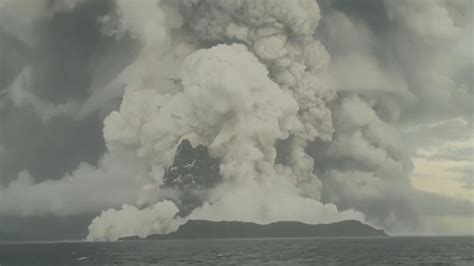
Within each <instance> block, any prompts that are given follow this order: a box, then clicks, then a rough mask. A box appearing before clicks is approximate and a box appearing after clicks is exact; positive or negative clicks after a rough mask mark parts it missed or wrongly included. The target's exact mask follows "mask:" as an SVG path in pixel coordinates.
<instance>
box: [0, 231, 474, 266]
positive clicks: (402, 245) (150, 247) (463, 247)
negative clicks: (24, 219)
mask: <svg viewBox="0 0 474 266" xmlns="http://www.w3.org/2000/svg"><path fill="white" fill-rule="evenodd" d="M183 264H193V265H473V264H474V238H472V237H390V238H383V237H382V238H305V239H220V240H170V241H121V242H115V243H106V242H95V243H94V242H75V243H74V242H71V243H21V244H0V265H2V266H6V265H183Z"/></svg>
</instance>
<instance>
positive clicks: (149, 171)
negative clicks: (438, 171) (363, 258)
mask: <svg viewBox="0 0 474 266" xmlns="http://www.w3.org/2000/svg"><path fill="white" fill-rule="evenodd" d="M355 2H357V3H355ZM469 10H472V3H471V4H470V1H469V0H466V1H463V0H459V1H448V0H446V1H443V0H439V1H423V0H419V1H397V2H395V1H371V0H364V1H354V3H352V2H350V1H342V0H335V1H322V0H321V1H314V0H298V1H290V0H222V1H217V0H180V1H173V0H136V1H128V0H113V1H112V0H111V1H102V3H100V4H98V3H97V2H94V1H90V0H89V1H88V0H68V1H65V0H64V1H39V0H38V1H35V4H31V3H30V2H28V4H27V3H26V1H13V0H6V1H5V0H4V1H0V23H1V24H2V26H1V30H2V31H0V45H3V46H4V47H5V48H3V47H2V46H0V51H2V50H6V49H8V48H9V47H13V46H18V47H19V45H15V44H16V43H18V44H21V47H24V49H25V51H32V52H31V53H33V54H35V53H39V54H44V51H49V50H50V49H51V51H53V52H50V53H51V54H54V53H55V52H54V51H59V50H60V51H62V50H64V49H57V48H58V47H62V46H61V45H64V46H67V47H71V46H72V45H77V46H75V47H79V48H80V49H79V48H78V49H77V50H78V51H83V52H84V54H83V56H82V57H80V58H87V60H88V61H87V62H83V63H81V64H79V65H77V64H78V63H77V62H81V60H80V58H79V57H78V58H76V57H75V56H73V55H69V54H66V55H67V56H66V55H62V56H63V58H68V59H70V60H69V61H68V62H69V63H70V64H71V65H73V66H74V67H73V68H72V69H73V70H72V71H71V73H66V74H68V75H70V76H74V77H75V78H77V81H76V82H75V83H77V84H81V87H80V88H79V87H78V88H73V87H72V85H70V84H68V82H67V81H64V83H61V84H54V85H57V86H56V87H57V88H58V89H57V90H56V91H51V90H52V89H51V88H50V89H48V86H47V85H51V84H49V83H47V82H46V83H47V84H43V85H42V82H43V83H45V81H44V80H47V79H46V78H43V79H41V78H40V77H41V76H45V75H46V76H48V73H42V72H41V71H40V70H39V69H41V67H40V66H41V64H42V63H43V62H48V64H49V62H55V59H54V56H51V58H50V57H48V56H45V57H47V58H46V59H45V60H38V62H37V61H34V60H33V61H31V60H28V58H27V59H25V58H21V56H20V55H16V54H11V55H9V56H11V57H15V56H16V57H15V58H13V59H9V58H7V59H2V60H4V61H5V62H7V63H11V62H15V64H13V63H12V64H8V67H7V70H8V71H6V72H8V73H7V74H8V75H5V77H4V78H2V79H1V80H0V81H1V83H0V85H2V87H1V88H0V114H6V115H4V118H0V119H4V121H6V123H5V124H3V125H5V126H4V128H2V125H0V130H2V131H0V174H2V173H3V174H4V175H7V176H8V179H7V181H6V182H0V215H1V214H3V215H13V214H14V215H20V216H25V217H26V216H31V215H38V214H45V213H46V214H55V215H72V214H78V213H87V212H97V211H103V212H102V213H101V214H100V215H98V216H97V217H96V218H95V219H93V220H92V222H91V224H90V226H89V235H88V237H87V238H88V239H89V240H117V239H119V238H120V237H123V236H130V235H138V236H140V237H146V236H147V235H149V234H154V233H167V232H171V231H174V230H176V229H177V228H178V226H179V225H180V224H182V223H184V222H186V221H187V220H189V219H207V220H240V221H251V222H257V223H269V222H274V221H281V220H297V221H302V222H307V223H330V222H335V221H340V220H346V219H356V220H360V221H363V222H366V223H370V224H371V225H374V226H376V227H381V228H384V229H385V230H388V231H389V232H395V233H396V232H409V231H413V230H416V229H417V228H420V226H422V225H423V220H422V218H421V216H423V215H426V213H428V214H429V215H432V216H437V215H445V214H446V213H442V212H443V211H440V210H437V208H434V207H430V206H431V205H433V202H437V203H438V204H439V205H438V206H443V208H440V209H443V210H444V209H447V210H448V211H447V213H448V214H453V213H454V214H458V213H457V212H461V213H462V212H465V213H466V212H467V213H470V214H472V204H470V203H465V202H454V201H452V200H451V199H446V198H442V197H441V196H438V195H432V194H429V193H424V192H420V191H418V190H416V189H414V188H413V187H412V185H411V182H410V174H411V172H412V170H413V165H412V162H411V154H410V151H409V149H407V148H406V147H405V144H404V142H403V139H402V136H401V134H400V124H403V123H405V122H407V121H408V120H410V119H411V117H410V114H411V113H417V114H421V115H424V114H436V112H437V110H436V108H434V106H440V107H443V108H446V110H447V111H446V112H447V113H449V114H459V113H464V112H465V111H466V110H467V109H468V108H469V106H470V102H469V99H471V98H472V91H469V89H468V88H469V87H470V88H471V90H472V84H469V83H467V81H465V80H464V79H463V78H456V77H457V76H456V75H457V73H462V72H463V71H466V67H469V62H472V52H470V50H469V49H470V48H469V47H472V46H471V45H472V40H471V39H472V38H468V37H466V36H472V35H469V34H472V29H473V27H472V18H471V16H470V15H469ZM60 19H64V21H65V22H68V23H71V25H82V27H85V28H84V29H82V28H80V29H78V30H77V31H76V32H78V34H79V33H80V32H85V33H87V34H91V35H84V36H76V38H77V40H76V39H74V38H72V37H69V38H64V36H62V35H59V36H55V38H57V40H56V39H55V42H52V43H48V42H45V41H44V40H45V39H48V38H52V37H51V36H50V35H48V34H52V32H58V29H54V28H52V27H53V26H52V25H53V22H55V20H57V21H61V20H60ZM68 19H70V20H71V21H69V20H68ZM75 19H77V20H78V21H81V23H74V21H75ZM56 24H58V22H56ZM3 25H5V26H3ZM38 27H39V28H40V29H41V30H38V29H37V28H38ZM86 27H89V28H86ZM59 32H61V34H64V35H65V34H66V33H64V32H66V31H64V32H62V31H59ZM62 39H64V40H72V41H71V43H61V42H60V40H62ZM86 39H87V40H90V42H91V43H85V41H84V40H86ZM75 40H76V41H75ZM45 43H46V44H45ZM50 46H51V47H50ZM84 47H89V48H88V49H89V50H87V49H86V48H84ZM453 47H454V48H456V49H454V48H453ZM22 49H23V48H22ZM66 51H67V49H66ZM447 51H449V52H447ZM440 62H444V63H440ZM51 64H52V63H51ZM84 69H87V71H84ZM84 72H85V73H84ZM66 76H67V75H66ZM51 79H52V78H51ZM81 82H82V83H81ZM38 84H39V85H38ZM50 87H51V86H50ZM53 87H54V86H53ZM65 88H69V89H67V90H66V89H65ZM57 95H60V96H57ZM58 97H59V98H58ZM448 109H449V110H448ZM4 110H20V111H21V112H17V113H16V114H13V113H12V112H6V111H4ZM17 114H21V115H22V116H23V117H25V118H24V119H25V120H27V121H30V120H31V121H33V122H31V123H29V124H30V125H35V126H34V127H38V128H45V129H44V130H45V131H46V129H51V128H55V127H53V126H52V125H56V127H59V128H66V129H68V130H71V131H74V127H73V126H75V125H81V124H90V123H92V124H94V125H96V127H95V128H96V130H95V131H94V132H93V135H92V136H91V141H90V143H95V142H97V143H100V144H97V145H92V146H94V147H102V148H95V149H92V148H91V149H90V152H91V154H94V158H95V159H93V160H91V161H84V159H83V158H82V157H81V158H76V161H77V162H76V161H74V162H73V161H71V162H69V164H68V165H70V166H69V167H68V168H66V169H65V170H64V171H65V172H67V173H68V174H66V175H65V176H60V175H58V174H56V178H54V179H55V180H51V179H49V178H40V177H36V175H38V176H41V175H40V174H39V173H41V174H43V172H44V173H46V174H50V173H49V172H48V171H43V172H41V171H39V170H38V171H37V172H38V173H36V172H34V171H33V173H30V172H32V170H31V168H33V167H31V165H35V163H34V162H32V163H31V164H27V165H26V166H18V165H13V163H10V162H9V161H8V160H7V159H5V158H7V156H6V155H5V154H13V155H15V152H14V149H13V147H14V146H12V147H10V146H9V145H8V143H9V142H10V143H11V142H12V141H14V142H15V141H16V142H20V141H19V140H18V139H15V138H14V137H12V135H13V134H11V133H8V128H14V129H15V130H16V129H17V128H18V130H17V131H21V129H22V127H21V126H19V125H16V124H15V123H14V122H13V121H18V117H20V115H17ZM4 121H2V123H3V122H4ZM102 124H103V127H102ZM7 125H9V126H7ZM31 127H33V126H31ZM102 129H103V130H102ZM50 131H51V132H52V133H51V134H59V133H57V132H60V131H61V130H53V129H51V130H50ZM46 132H47V131H46ZM99 133H100V134H99ZM91 134H92V133H91ZM94 134H95V135H94ZM102 137H103V139H104V140H105V143H102V142H101V141H102V140H101V138H102ZM98 139H100V140H98ZM40 141H42V140H41V139H38V142H40ZM94 141H95V142H94ZM32 143H33V144H34V143H36V142H34V141H32ZM33 146H34V145H33ZM78 146H80V145H75V144H73V143H72V142H71V143H68V144H67V147H69V148H68V149H70V150H71V151H74V150H79V149H80V148H81V147H78ZM25 150H26V151H25V153H31V151H30V150H28V149H25ZM183 150H185V151H187V153H184V152H183ZM88 151H89V150H88ZM185 154H196V156H195V158H194V157H192V156H191V157H190V158H187V157H186V155H185ZM87 155H88V153H87V152H85V153H84V157H87ZM11 156H12V155H11ZM17 157H19V158H21V157H24V154H21V153H20V154H19V155H17ZM13 158H14V157H13ZM183 162H185V163H183ZM214 165H218V167H217V168H218V169H214V168H213V167H214ZM183 169H184V170H183ZM186 169H188V170H189V169H192V170H189V171H188V170H186ZM181 171H183V173H184V172H185V173H186V174H180V173H181ZM193 171H194V172H193ZM176 173H177V174H176ZM43 175H44V174H43ZM24 191H27V192H24ZM20 194H21V195H23V194H24V195H27V196H28V197H27V200H25V199H21V198H20V197H19V195H20ZM84 194H88V195H90V197H88V199H86V198H84V197H82V195H84ZM65 195H71V196H70V198H71V199H70V200H69V201H66V202H65V203H58V202H62V198H63V197H67V196H65ZM40 203H41V204H40ZM454 206H456V207H454ZM444 207H446V208H444ZM423 212H425V213H423Z"/></svg>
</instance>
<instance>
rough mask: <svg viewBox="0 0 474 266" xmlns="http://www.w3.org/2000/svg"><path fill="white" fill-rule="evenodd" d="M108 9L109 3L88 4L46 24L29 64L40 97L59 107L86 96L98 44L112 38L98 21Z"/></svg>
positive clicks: (35, 89) (55, 17)
mask: <svg viewBox="0 0 474 266" xmlns="http://www.w3.org/2000/svg"><path fill="white" fill-rule="evenodd" d="M109 9H110V2H109V1H90V2H86V3H84V4H82V5H80V6H78V7H77V8H76V9H74V10H72V11H70V12H62V13H57V14H55V15H54V16H53V17H52V18H51V19H49V20H48V21H46V22H45V26H44V27H43V29H42V30H41V33H42V34H41V38H40V40H39V45H38V48H36V51H35V56H34V59H33V64H32V66H33V73H32V75H33V77H32V79H33V81H32V83H33V84H34V86H35V88H34V91H35V93H36V94H37V95H38V96H39V97H41V98H43V99H45V100H48V101H52V102H56V103H62V102H64V101H65V100H67V99H71V98H72V99H85V98H86V97H87V96H88V91H87V89H88V87H89V86H90V82H91V79H92V72H91V64H90V63H91V61H92V60H94V56H95V55H96V54H97V53H98V52H99V51H98V50H99V48H101V43H103V42H105V41H107V39H109V38H111V37H107V36H105V35H103V34H102V32H101V25H100V22H99V20H98V18H99V17H100V16H102V15H105V14H106V13H107V11H108V10H109Z"/></svg>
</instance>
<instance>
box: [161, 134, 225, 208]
mask: <svg viewBox="0 0 474 266" xmlns="http://www.w3.org/2000/svg"><path fill="white" fill-rule="evenodd" d="M219 165H220V161H219V160H218V159H216V158H213V157H212V156H211V155H210V154H209V151H208V149H207V147H206V146H203V145H197V146H196V147H193V146H192V145H191V142H189V140H187V139H183V140H182V141H181V142H180V144H179V145H178V148H177V149H176V155H175V157H174V160H173V164H172V165H171V166H170V167H169V168H168V169H166V171H165V174H164V176H163V185H162V188H164V189H173V190H175V191H176V192H177V194H178V196H177V197H176V198H172V199H171V200H173V201H174V202H175V204H176V205H177V207H178V208H179V213H178V215H179V216H181V217H185V216H187V215H188V214H190V213H191V212H192V210H194V209H195V208H197V207H199V206H201V205H202V203H203V202H204V198H205V197H204V196H205V194H206V193H207V191H208V190H209V189H212V188H214V187H216V186H217V185H218V184H219V183H220V181H221V180H222V177H221V175H220V174H219Z"/></svg>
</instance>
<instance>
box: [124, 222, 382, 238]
mask: <svg viewBox="0 0 474 266" xmlns="http://www.w3.org/2000/svg"><path fill="white" fill-rule="evenodd" d="M375 236H388V235H387V234H386V233H385V232H384V231H383V230H378V229H375V228H373V227H371V226H369V225H366V224H363V223H361V222H359V221H354V220H347V221H341V222H337V223H331V224H315V225H313V224H305V223H301V222H276V223H271V224H265V225H260V224H255V223H248V222H235V221H234V222H211V221H201V220H191V221H188V222H187V223H185V224H183V225H181V226H180V227H179V229H178V230H177V231H176V232H172V233H169V234H164V235H150V236H148V237H147V238H146V239H152V240H166V239H217V238H278V237H285V238H292V237H295V238H297V237H375ZM137 239H139V238H138V237H136V236H132V237H125V238H122V239H121V240H137Z"/></svg>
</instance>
